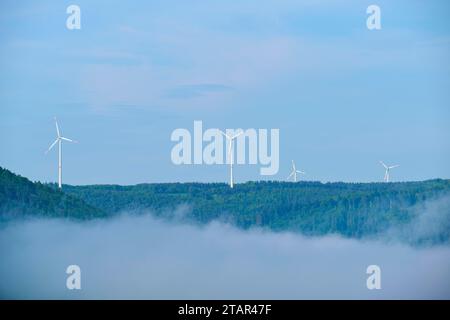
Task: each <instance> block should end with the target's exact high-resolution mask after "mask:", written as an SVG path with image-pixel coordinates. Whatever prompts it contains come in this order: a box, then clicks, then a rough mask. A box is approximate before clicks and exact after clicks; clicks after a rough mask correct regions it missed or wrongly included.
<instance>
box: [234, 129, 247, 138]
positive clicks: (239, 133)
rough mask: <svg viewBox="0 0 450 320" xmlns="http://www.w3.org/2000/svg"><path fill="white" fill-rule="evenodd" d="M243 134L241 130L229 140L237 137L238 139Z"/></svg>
mask: <svg viewBox="0 0 450 320" xmlns="http://www.w3.org/2000/svg"><path fill="white" fill-rule="evenodd" d="M243 133H244V132H243V131H242V130H240V131H239V132H238V133H236V134H235V135H234V136H232V137H231V139H236V138H237V137H239V136H240V135H241V134H243Z"/></svg>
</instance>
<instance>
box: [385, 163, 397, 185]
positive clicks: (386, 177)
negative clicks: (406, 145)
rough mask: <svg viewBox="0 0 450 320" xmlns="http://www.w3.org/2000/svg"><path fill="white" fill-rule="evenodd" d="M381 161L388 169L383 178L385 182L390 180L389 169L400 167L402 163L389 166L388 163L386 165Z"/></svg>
mask: <svg viewBox="0 0 450 320" xmlns="http://www.w3.org/2000/svg"><path fill="white" fill-rule="evenodd" d="M380 163H381V165H382V166H383V167H384V169H385V170H386V171H385V172H384V179H383V180H384V182H389V171H390V170H391V169H394V168H397V167H400V165H398V164H396V165H394V166H388V165H386V164H385V163H384V162H383V161H380Z"/></svg>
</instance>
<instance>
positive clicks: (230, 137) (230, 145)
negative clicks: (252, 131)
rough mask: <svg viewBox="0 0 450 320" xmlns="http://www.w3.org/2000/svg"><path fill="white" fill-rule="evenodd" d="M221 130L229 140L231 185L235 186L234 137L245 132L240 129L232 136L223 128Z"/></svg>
mask: <svg viewBox="0 0 450 320" xmlns="http://www.w3.org/2000/svg"><path fill="white" fill-rule="evenodd" d="M219 131H220V133H221V134H222V135H223V136H224V137H225V138H226V139H227V140H228V142H229V147H228V158H229V159H230V187H231V188H233V186H234V183H233V162H234V153H233V150H234V148H233V146H234V139H236V138H237V137H239V136H240V135H241V134H243V132H242V131H240V132H238V133H237V134H235V135H234V136H230V135H228V134H226V133H225V132H223V131H221V130H219Z"/></svg>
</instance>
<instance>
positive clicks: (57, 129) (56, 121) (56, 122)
mask: <svg viewBox="0 0 450 320" xmlns="http://www.w3.org/2000/svg"><path fill="white" fill-rule="evenodd" d="M55 124H56V133H57V134H58V138H59V137H61V134H60V132H59V126H58V120H56V117H55Z"/></svg>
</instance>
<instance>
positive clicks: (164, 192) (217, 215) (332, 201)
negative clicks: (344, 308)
mask: <svg viewBox="0 0 450 320" xmlns="http://www.w3.org/2000/svg"><path fill="white" fill-rule="evenodd" d="M65 192H67V193H69V194H71V195H73V196H76V197H79V198H81V199H83V200H84V201H86V202H87V203H89V204H91V205H92V206H95V207H97V208H101V209H102V210H104V211H106V212H108V213H113V212H120V211H125V212H126V211H141V210H143V209H144V210H145V209H149V210H151V212H153V213H154V214H156V215H160V216H166V217H171V216H173V215H174V216H176V217H177V218H180V217H181V218H182V219H186V220H191V221H196V222H200V223H207V222H210V221H212V220H222V221H225V222H229V223H232V224H234V225H237V226H239V227H241V228H248V227H251V226H254V225H260V226H263V227H267V228H270V229H272V230H292V231H300V232H303V233H305V234H315V235H322V234H328V233H339V234H342V235H345V236H350V237H361V236H364V235H371V234H376V233H378V232H383V231H386V230H387V229H388V228H389V227H391V226H398V225H401V224H405V223H408V222H409V221H411V220H412V219H413V218H414V217H415V216H416V215H418V214H419V213H420V212H422V211H423V210H424V209H426V207H427V203H430V202H432V201H435V200H436V199H442V198H445V197H450V180H441V179H437V180H429V181H423V182H402V183H325V184H323V183H320V182H298V183H292V182H248V183H244V184H237V185H236V186H235V188H234V189H230V187H229V186H228V185H226V184H222V183H208V184H202V183H167V184H140V185H135V186H118V185H93V186H66V187H65ZM445 210H448V207H447V208H446V209H445ZM449 232H450V230H449V228H447V230H446V234H445V235H442V237H443V238H445V239H447V240H448V239H449Z"/></svg>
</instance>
